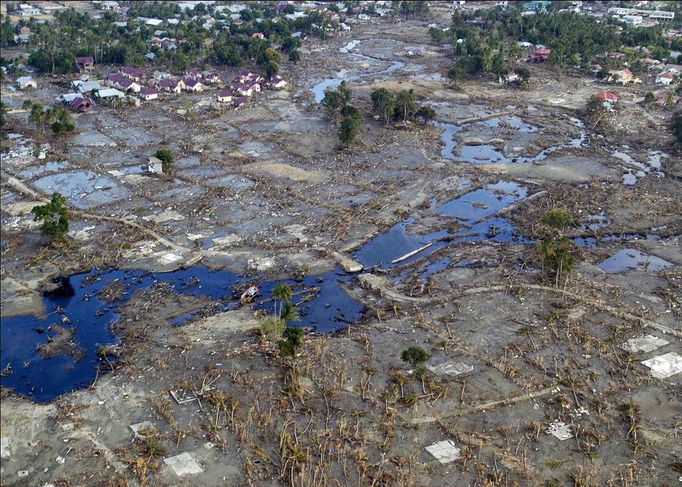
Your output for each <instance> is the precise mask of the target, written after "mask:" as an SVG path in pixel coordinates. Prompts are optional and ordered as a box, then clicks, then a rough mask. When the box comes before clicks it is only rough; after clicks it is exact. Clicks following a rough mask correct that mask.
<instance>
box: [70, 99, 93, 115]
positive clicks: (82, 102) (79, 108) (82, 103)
mask: <svg viewBox="0 0 682 487" xmlns="http://www.w3.org/2000/svg"><path fill="white" fill-rule="evenodd" d="M94 105H95V103H94V102H93V101H92V100H91V99H90V98H89V97H87V96H86V97H80V98H74V99H73V100H71V102H69V104H68V107H69V110H71V111H72V112H78V113H86V112H89V111H90V110H92V107H93V106H94Z"/></svg>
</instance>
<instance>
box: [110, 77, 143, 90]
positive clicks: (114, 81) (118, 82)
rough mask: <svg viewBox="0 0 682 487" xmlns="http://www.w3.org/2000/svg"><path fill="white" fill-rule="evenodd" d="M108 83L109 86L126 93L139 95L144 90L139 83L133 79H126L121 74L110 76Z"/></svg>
mask: <svg viewBox="0 0 682 487" xmlns="http://www.w3.org/2000/svg"><path fill="white" fill-rule="evenodd" d="M107 82H108V84H109V86H113V87H115V88H118V89H120V90H124V91H128V90H132V91H133V92H135V93H139V91H140V90H141V89H142V87H141V86H140V85H139V83H136V82H135V81H133V80H132V79H130V78H126V77H125V76H123V75H120V74H110V75H109V76H108V78H107Z"/></svg>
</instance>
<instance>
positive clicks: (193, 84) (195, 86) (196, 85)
mask: <svg viewBox="0 0 682 487" xmlns="http://www.w3.org/2000/svg"><path fill="white" fill-rule="evenodd" d="M183 82H184V83H185V90H187V91H197V92H199V91H204V85H203V84H202V83H201V81H199V80H196V79H194V78H185V79H184V80H183Z"/></svg>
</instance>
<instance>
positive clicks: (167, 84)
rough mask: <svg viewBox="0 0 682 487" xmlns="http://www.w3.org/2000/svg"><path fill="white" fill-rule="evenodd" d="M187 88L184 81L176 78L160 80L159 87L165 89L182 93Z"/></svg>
mask: <svg viewBox="0 0 682 487" xmlns="http://www.w3.org/2000/svg"><path fill="white" fill-rule="evenodd" d="M184 88H185V83H184V81H182V80H181V79H180V80H176V79H164V80H161V81H160V82H159V89H161V90H163V91H170V92H172V93H180V92H181V91H182V90H183V89H184Z"/></svg>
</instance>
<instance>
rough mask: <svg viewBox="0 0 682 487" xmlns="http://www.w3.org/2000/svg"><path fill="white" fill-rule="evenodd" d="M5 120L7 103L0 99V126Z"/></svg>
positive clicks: (2, 125) (3, 124)
mask: <svg viewBox="0 0 682 487" xmlns="http://www.w3.org/2000/svg"><path fill="white" fill-rule="evenodd" d="M6 121H7V105H5V104H4V103H3V102H1V101H0V127H4V126H5V122H6Z"/></svg>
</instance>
